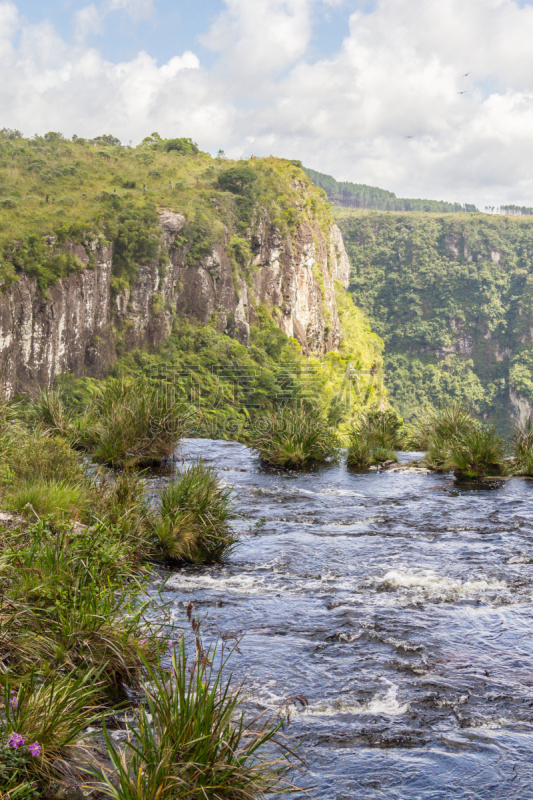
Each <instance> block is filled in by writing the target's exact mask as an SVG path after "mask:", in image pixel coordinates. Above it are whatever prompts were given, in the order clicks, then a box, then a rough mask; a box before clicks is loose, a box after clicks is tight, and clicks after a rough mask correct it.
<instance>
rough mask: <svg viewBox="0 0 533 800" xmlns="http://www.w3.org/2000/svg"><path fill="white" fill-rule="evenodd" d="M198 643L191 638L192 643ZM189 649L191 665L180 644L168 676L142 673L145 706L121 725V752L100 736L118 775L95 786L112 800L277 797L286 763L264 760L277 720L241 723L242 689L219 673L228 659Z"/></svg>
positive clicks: (282, 759)
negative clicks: (123, 729) (125, 730)
mask: <svg viewBox="0 0 533 800" xmlns="http://www.w3.org/2000/svg"><path fill="white" fill-rule="evenodd" d="M197 642H198V639H197ZM217 657H218V654H217V653H216V652H213V653H206V652H205V651H204V650H203V648H199V649H197V651H196V657H195V658H194V659H193V661H192V663H191V662H190V660H188V659H187V655H186V650H185V646H184V642H183V640H182V642H181V645H180V647H179V650H178V651H177V653H175V654H174V656H173V658H172V666H171V671H170V675H168V674H167V673H166V672H165V671H164V670H162V669H161V668H157V669H152V668H148V669H147V673H148V676H147V678H148V680H147V682H146V684H145V685H144V698H145V702H144V704H143V705H142V706H140V708H139V710H138V711H137V712H136V713H135V715H134V719H133V721H132V722H131V723H128V733H129V737H128V740H127V742H126V747H125V748H124V749H123V750H122V751H121V750H120V749H119V748H118V747H117V746H116V745H115V744H114V743H113V742H112V740H111V739H110V737H109V736H107V742H108V748H109V752H110V755H111V760H112V763H113V767H114V770H115V774H116V775H117V776H118V779H117V778H111V777H109V776H107V775H105V773H104V775H103V780H102V781H101V782H100V784H99V786H98V789H99V790H100V791H102V792H103V793H104V795H105V796H107V797H111V798H114V800H154V798H157V799H158V800H193V798H194V799H196V798H205V800H222V798H228V800H230V799H234V800H255V799H257V800H259V798H266V797H267V795H268V796H270V793H271V792H276V793H277V794H278V793H281V792H283V789H284V788H286V787H284V786H283V776H284V774H285V772H286V771H287V768H288V766H289V762H288V759H287V757H286V754H284V755H283V757H279V753H281V750H280V751H279V752H278V757H277V758H276V757H274V758H272V759H269V760H268V761H266V762H265V761H264V760H262V759H261V757H260V756H259V753H260V752H261V750H262V749H263V748H264V747H265V746H266V745H269V744H272V743H273V742H274V740H275V738H276V734H277V733H278V730H279V727H280V724H281V721H280V720H274V721H271V720H268V721H265V722H262V723H261V721H260V720H259V721H257V720H256V721H255V724H247V722H246V721H245V715H244V713H243V711H242V710H241V705H242V702H243V699H244V695H243V692H242V687H241V686H235V685H234V682H233V680H232V677H231V675H230V676H228V677H226V676H225V674H224V673H225V668H226V665H227V659H225V658H224V657H223V656H222V659H221V662H222V663H221V664H220V665H219V666H218V667H217V666H214V663H215V661H216V659H217Z"/></svg>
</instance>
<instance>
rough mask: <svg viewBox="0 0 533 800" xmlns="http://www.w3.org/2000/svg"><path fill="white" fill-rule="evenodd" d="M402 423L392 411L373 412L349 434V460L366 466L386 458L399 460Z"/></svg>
mask: <svg viewBox="0 0 533 800" xmlns="http://www.w3.org/2000/svg"><path fill="white" fill-rule="evenodd" d="M403 443H404V439H403V422H402V420H401V418H400V417H398V416H397V415H396V414H395V413H394V412H393V411H374V412H370V413H368V414H365V415H364V416H362V417H360V419H359V420H358V421H357V422H356V423H355V425H354V426H353V427H352V429H351V430H350V431H349V433H348V455H347V463H348V464H349V465H350V466H352V467H357V468H359V469H365V468H368V467H370V466H372V465H373V464H379V463H383V462H384V461H397V460H398V459H397V457H396V453H395V452H394V451H395V450H399V449H401V447H402V446H403Z"/></svg>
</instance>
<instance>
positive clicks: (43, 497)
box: [2, 478, 91, 524]
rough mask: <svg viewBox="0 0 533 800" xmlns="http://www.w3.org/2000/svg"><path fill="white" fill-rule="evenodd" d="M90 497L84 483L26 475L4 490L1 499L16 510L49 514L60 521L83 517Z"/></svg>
mask: <svg viewBox="0 0 533 800" xmlns="http://www.w3.org/2000/svg"><path fill="white" fill-rule="evenodd" d="M90 499H91V495H90V491H89V487H88V486H87V485H86V484H85V483H81V482H80V483H71V482H70V481H68V480H48V481H46V480H43V479H41V478H37V479H36V480H31V479H29V478H26V479H25V480H23V481H21V482H20V483H16V484H15V485H14V486H13V487H12V488H10V489H8V490H7V491H6V492H5V493H4V496H3V500H2V503H3V505H4V507H5V508H7V509H9V510H10V511H14V512H15V513H17V514H26V515H27V516H28V517H33V518H35V517H36V518H38V519H39V518H42V517H46V518H47V519H48V520H49V521H51V522H54V523H56V524H57V523H61V522H62V521H64V520H65V519H69V518H73V517H75V516H79V515H80V514H81V516H82V518H83V517H84V516H85V512H86V510H87V506H88V504H89V502H90Z"/></svg>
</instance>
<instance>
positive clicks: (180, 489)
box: [152, 461, 236, 564]
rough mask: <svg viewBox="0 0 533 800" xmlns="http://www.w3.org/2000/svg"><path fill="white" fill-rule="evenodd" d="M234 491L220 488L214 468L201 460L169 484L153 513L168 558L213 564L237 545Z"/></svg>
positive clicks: (155, 528)
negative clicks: (233, 529) (231, 523)
mask: <svg viewBox="0 0 533 800" xmlns="http://www.w3.org/2000/svg"><path fill="white" fill-rule="evenodd" d="M231 496H232V491H231V489H225V488H223V487H222V486H221V485H220V482H219V480H218V476H217V474H216V472H215V470H214V469H213V468H212V467H207V466H206V465H205V464H203V463H202V462H201V461H198V462H196V463H195V464H192V465H191V466H190V467H189V468H188V469H186V470H184V471H183V472H182V473H181V475H180V477H179V478H178V479H177V480H174V481H171V482H170V483H168V484H167V485H166V486H165V488H164V489H163V491H162V492H161V495H160V497H159V502H160V505H159V508H158V509H157V511H155V512H154V513H153V517H152V519H153V522H152V524H153V531H154V534H155V536H156V539H157V542H158V545H159V548H160V549H161V551H162V553H163V555H164V557H165V558H168V559H171V560H173V561H188V562H191V563H193V564H213V563H216V562H217V561H220V560H221V559H222V558H223V557H224V556H225V555H227V554H228V553H229V552H230V551H231V549H232V547H233V545H234V544H235V542H236V538H235V535H234V533H233V532H232V530H231V527H230V525H229V520H230V517H231V515H232V514H233V512H234V510H235V507H234V504H233V502H232V499H231Z"/></svg>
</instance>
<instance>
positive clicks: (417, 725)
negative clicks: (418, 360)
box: [163, 439, 533, 800]
mask: <svg viewBox="0 0 533 800" xmlns="http://www.w3.org/2000/svg"><path fill="white" fill-rule="evenodd" d="M179 455H180V456H181V457H182V458H183V459H184V461H185V462H186V461H187V460H189V459H191V458H196V457H198V456H201V457H202V458H203V459H204V460H205V461H206V462H207V463H209V464H212V465H213V466H214V467H216V469H217V470H218V472H219V475H220V477H221V479H222V481H223V482H224V483H225V484H229V485H231V486H234V487H235V490H236V492H237V493H238V504H239V513H240V514H241V515H242V516H241V518H240V519H239V520H238V521H237V523H236V527H237V528H238V529H239V530H240V532H241V533H242V541H241V542H240V544H239V546H238V547H237V549H236V550H235V552H234V553H233V555H232V556H231V557H230V558H229V560H228V563H226V564H224V565H222V566H217V567H212V568H202V569H195V568H186V569H181V570H179V571H177V572H175V573H173V574H172V576H171V577H170V579H169V580H168V582H167V584H166V587H165V590H164V593H163V596H164V598H165V600H167V601H169V602H170V604H171V608H172V610H173V614H174V616H175V618H176V620H179V619H183V615H184V607H185V606H186V605H187V604H188V603H189V602H190V601H193V603H194V606H195V609H196V612H197V613H199V614H200V616H202V617H204V616H205V617H206V621H205V623H204V630H205V631H206V632H207V633H208V635H210V636H214V635H215V634H216V633H220V634H223V635H231V634H234V635H236V636H242V637H243V638H242V641H241V643H240V646H239V649H240V651H241V652H240V655H237V654H236V655H235V658H234V661H233V667H234V669H235V672H236V673H237V674H238V675H240V676H246V678H247V685H248V687H249V688H250V690H251V693H252V695H253V698H254V700H255V702H256V703H257V704H258V705H260V706H263V707H265V708H272V709H278V708H279V707H280V706H281V705H283V703H284V701H285V700H286V698H288V697H289V696H293V695H297V694H301V695H304V696H305V697H306V698H307V701H308V705H307V706H305V707H304V706H302V705H301V704H300V703H298V702H297V701H295V704H294V705H292V706H291V708H292V711H291V718H290V726H289V729H288V730H289V733H290V735H291V736H292V737H294V738H295V739H299V740H301V741H302V753H303V754H304V755H305V758H306V761H307V772H306V773H304V774H303V775H301V776H300V777H297V779H296V780H297V781H300V782H301V783H302V785H308V786H309V785H312V786H313V787H314V788H313V789H311V790H310V792H309V795H310V796H311V797H312V798H316V799H317V800H319V799H320V800H356V799H358V798H368V800H382V799H383V800H385V798H386V799H387V800H396V798H398V800H400V799H401V800H419V799H420V800H422V799H423V800H430V798H431V800H437V798H438V800H441V799H443V798H454V800H463V798H464V799H465V800H466V798H469V800H470V798H480V800H481V799H483V800H489V799H490V800H499V798H502V800H503V799H504V798H505V800H512V799H514V798H516V800H527V798H533V735H532V734H533V636H532V632H533V604H532V600H533V585H532V581H531V575H532V570H533V538H532V533H533V513H532V512H533V481H527V480H523V479H518V478H517V479H512V480H509V481H507V482H505V483H503V484H501V485H500V486H499V487H498V488H495V489H492V490H483V491H480V490H477V491H475V490H467V489H463V490H461V489H458V488H457V486H456V485H455V483H454V480H453V477H452V476H442V475H423V474H402V473H387V472H383V473H367V474H358V473H355V472H351V471H350V470H349V469H348V468H347V467H346V466H345V465H344V464H342V463H339V464H336V465H327V466H322V467H317V468H314V469H313V470H311V471H309V472H303V473H294V472H284V471H278V470H272V469H268V468H265V467H262V466H261V464H260V462H259V460H258V459H257V457H255V456H254V454H253V452H252V451H250V450H249V449H248V448H246V447H245V446H244V445H241V444H238V443H235V442H223V441H212V440H199V439H196V440H186V441H185V442H183V443H182V445H181V446H180V449H179ZM401 457H402V458H403V459H407V458H410V457H411V456H409V455H407V454H404V455H403V456H401Z"/></svg>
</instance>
